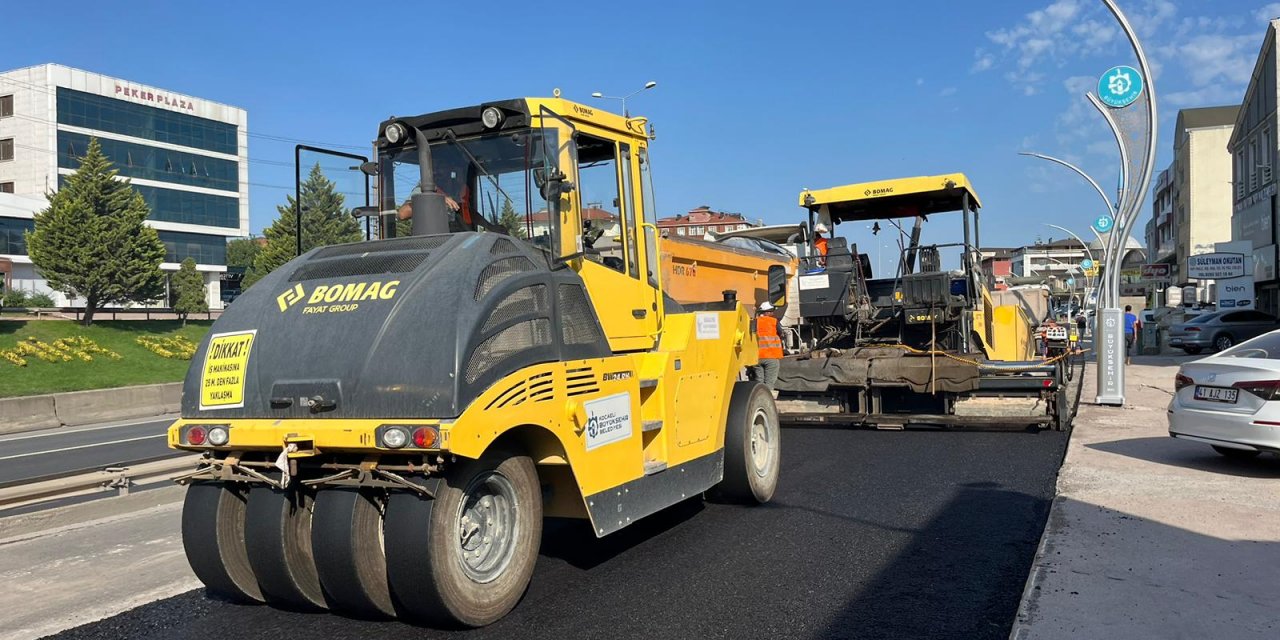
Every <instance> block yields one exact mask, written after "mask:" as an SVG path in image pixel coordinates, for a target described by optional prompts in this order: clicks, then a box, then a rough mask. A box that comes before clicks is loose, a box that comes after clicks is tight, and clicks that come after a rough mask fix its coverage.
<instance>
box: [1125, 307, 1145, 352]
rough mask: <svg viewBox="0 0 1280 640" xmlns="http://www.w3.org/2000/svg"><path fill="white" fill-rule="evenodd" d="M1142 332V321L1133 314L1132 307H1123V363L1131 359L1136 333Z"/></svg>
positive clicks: (1136, 338) (1136, 340)
mask: <svg viewBox="0 0 1280 640" xmlns="http://www.w3.org/2000/svg"><path fill="white" fill-rule="evenodd" d="M1139 331H1142V321H1141V320H1139V319H1138V316H1136V315H1134V313H1133V305H1131V304H1126V305H1125V306H1124V363H1125V364H1129V362H1130V361H1131V360H1132V359H1133V358H1132V356H1133V345H1134V344H1136V343H1137V342H1138V332H1139Z"/></svg>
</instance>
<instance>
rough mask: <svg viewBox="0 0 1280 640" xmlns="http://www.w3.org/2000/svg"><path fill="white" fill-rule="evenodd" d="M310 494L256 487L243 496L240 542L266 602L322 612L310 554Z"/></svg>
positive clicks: (320, 591)
mask: <svg viewBox="0 0 1280 640" xmlns="http://www.w3.org/2000/svg"><path fill="white" fill-rule="evenodd" d="M314 507H315V500H314V497H313V496H312V494H311V492H310V491H307V490H304V489H300V488H297V487H295V488H293V489H291V490H288V491H280V490H279V489H274V488H272V487H267V486H256V487H254V488H253V489H251V490H250V491H249V508H248V522H246V528H245V539H246V545H247V546H248V550H249V564H250V565H252V566H253V573H254V575H256V576H258V586H259V587H260V588H261V589H262V595H263V597H264V598H266V600H267V603H268V604H271V605H274V606H278V607H283V608H286V609H299V610H303V611H317V610H321V609H325V608H327V603H326V602H325V599H324V590H323V589H322V588H321V587H320V575H319V574H318V573H317V572H316V560H315V556H314V555H313V554H312V552H311V515H312V511H313V509H314Z"/></svg>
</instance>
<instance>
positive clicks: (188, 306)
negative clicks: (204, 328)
mask: <svg viewBox="0 0 1280 640" xmlns="http://www.w3.org/2000/svg"><path fill="white" fill-rule="evenodd" d="M169 286H170V287H171V288H172V290H173V297H174V303H173V310H174V312H175V313H177V314H178V317H179V318H181V319H182V326H184V327H185V326H187V316H188V315H190V314H193V313H204V312H206V311H208V310H209V303H208V301H207V300H206V299H205V289H204V276H202V275H200V272H199V271H196V261H195V260H194V259H192V258H187V259H186V260H183V261H182V266H181V267H180V268H179V269H178V272H177V273H175V274H173V277H172V278H171V279H170V280H169Z"/></svg>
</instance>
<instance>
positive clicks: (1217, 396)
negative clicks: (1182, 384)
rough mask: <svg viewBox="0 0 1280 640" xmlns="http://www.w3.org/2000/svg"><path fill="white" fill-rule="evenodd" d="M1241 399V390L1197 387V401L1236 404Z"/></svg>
mask: <svg viewBox="0 0 1280 640" xmlns="http://www.w3.org/2000/svg"><path fill="white" fill-rule="evenodd" d="M1239 397H1240V390H1239V389H1227V388H1226V387H1201V386H1197V387H1196V400H1208V401H1210V402H1225V403H1228V404H1235V402H1236V400H1237V399H1238V398H1239Z"/></svg>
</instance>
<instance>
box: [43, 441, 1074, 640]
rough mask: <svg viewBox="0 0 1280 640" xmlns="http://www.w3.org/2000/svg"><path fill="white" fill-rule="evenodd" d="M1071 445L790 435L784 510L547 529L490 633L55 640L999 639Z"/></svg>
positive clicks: (296, 623)
mask: <svg viewBox="0 0 1280 640" xmlns="http://www.w3.org/2000/svg"><path fill="white" fill-rule="evenodd" d="M1065 444H1066V436H1065V435H1064V434H1061V433H1056V432H1041V433H1026V432H1021V431H1014V432H962V431H955V432H941V431H939V432H931V431H908V432H875V431H851V430H842V429H797V428H791V429H787V430H785V431H784V432H783V454H782V455H783V469H782V479H781V483H780V485H779V489H778V493H777V495H776V496H775V499H774V501H773V502H772V503H771V504H769V505H766V506H763V507H739V506H726V505H719V504H710V503H704V502H702V501H689V502H686V503H683V504H681V505H678V506H676V507H674V508H672V509H669V510H667V511H665V512H663V513H661V514H658V515H656V516H652V517H650V518H648V519H646V520H644V521H641V522H640V523H637V524H636V525H633V526H632V527H630V528H628V529H624V530H623V531H621V532H619V533H617V534H614V535H612V536H608V537H606V538H603V539H599V540H597V539H596V538H595V537H594V536H593V535H592V534H591V531H590V530H589V528H588V527H586V526H584V525H582V524H580V523H572V522H571V523H551V524H549V525H548V528H547V529H546V531H545V534H544V542H543V548H542V556H541V557H540V559H539V564H538V568H537V571H536V573H535V575H534V579H533V584H532V586H531V587H530V589H529V592H528V593H527V594H526V596H525V598H524V600H523V601H522V602H521V603H520V605H519V606H518V607H517V608H516V609H515V611H513V612H512V613H511V614H510V615H508V616H507V617H506V618H505V619H503V620H501V621H499V622H498V623H497V624H494V625H492V626H490V627H487V628H484V629H481V630H477V631H471V632H466V633H459V632H449V631H442V630H437V629H430V628H420V627H412V626H408V625H405V624H401V623H398V622H367V621H361V620H353V619H349V618H343V617H339V616H336V615H332V614H301V613H289V612H284V611H279V610H274V609H270V608H267V607H253V606H241V605H234V604H229V603H226V602H222V601H217V600H212V599H209V598H207V597H206V596H205V594H204V592H203V590H198V591H193V592H189V593H185V594H182V595H179V596H176V597H172V598H169V599H166V600H162V601H158V602H154V603H151V604H148V605H144V606H142V607H139V608H137V609H134V610H132V611H128V612H126V613H123V614H120V615H118V616H115V617H114V618H109V619H107V620H103V621H100V622H97V623H93V624H90V625H86V626H83V627H79V628H77V629H73V630H70V631H68V632H65V633H63V634H60V635H59V636H57V637H59V638H66V639H68V640H70V639H81V638H84V639H88V638H100V639H106V638H113V639H114V638H154V639H157V640H159V639H166V640H167V639H189V640H206V639H207V638H211V637H221V638H236V639H237V640H241V639H247V638H322V639H324V640H341V639H345V638H352V639H355V638H360V639H370V638H396V639H403V638H446V637H455V636H456V637H463V636H465V637H466V638H468V639H487V638H554V639H556V640H563V639H565V638H643V639H646V640H649V639H654V638H698V639H704V638H938V639H944V638H957V639H959V638H964V639H975V638H1000V639H1003V638H1007V637H1008V635H1009V630H1010V627H1011V625H1012V623H1013V620H1014V616H1015V614H1016V611H1017V607H1018V601H1019V598H1020V596H1021V591H1022V587H1023V583H1024V581H1025V580H1026V577H1027V572H1028V570H1029V568H1030V565H1031V561H1032V557H1033V555H1034V553H1035V548H1036V545H1037V543H1038V541H1039V538H1040V533H1041V531H1042V530H1043V528H1044V523H1045V518H1046V516H1047V514H1048V510H1049V502H1050V500H1051V499H1052V496H1053V491H1054V483H1055V479H1056V475H1057V471H1058V466H1059V464H1060V462H1061V459H1062V455H1063V450H1064V447H1065ZM121 588H122V589H127V588H128V586H127V585H121Z"/></svg>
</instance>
